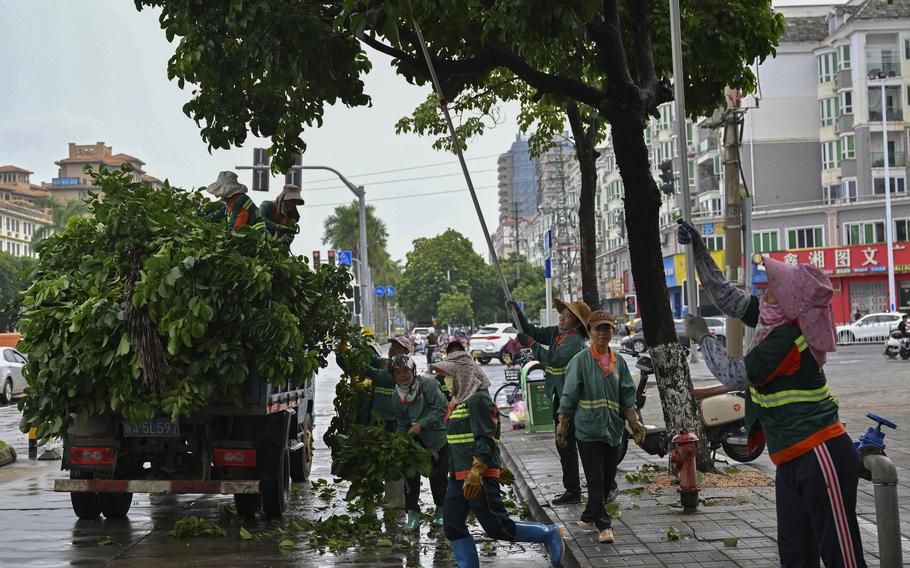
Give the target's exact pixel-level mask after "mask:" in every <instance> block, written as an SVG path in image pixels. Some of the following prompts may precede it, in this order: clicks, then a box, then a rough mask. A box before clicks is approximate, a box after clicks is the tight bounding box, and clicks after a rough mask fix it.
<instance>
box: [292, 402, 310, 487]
mask: <svg viewBox="0 0 910 568" xmlns="http://www.w3.org/2000/svg"><path fill="white" fill-rule="evenodd" d="M304 416H305V418H304V419H303V424H302V425H301V426H300V434H299V440H300V441H301V442H303V447H302V448H300V449H298V450H295V451H293V452H290V464H291V467H290V469H291V481H293V482H294V483H300V482H302V481H306V480H307V479H309V477H310V470H311V469H312V468H313V418H312V415H310V413H309V412H307V413H306V414H305V415H304Z"/></svg>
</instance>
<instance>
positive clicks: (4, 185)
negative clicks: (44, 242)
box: [0, 166, 51, 258]
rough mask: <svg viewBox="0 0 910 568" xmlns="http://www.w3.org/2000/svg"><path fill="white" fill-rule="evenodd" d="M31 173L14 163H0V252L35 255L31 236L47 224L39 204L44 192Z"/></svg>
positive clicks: (47, 218)
mask: <svg viewBox="0 0 910 568" xmlns="http://www.w3.org/2000/svg"><path fill="white" fill-rule="evenodd" d="M31 175H32V172H30V171H29V170H27V169H25V168H20V167H18V166H0V252H5V253H9V254H12V255H15V256H28V257H33V258H34V257H37V254H36V253H35V251H34V249H33V248H32V240H33V238H34V236H35V235H36V234H37V233H38V232H39V231H41V229H42V228H45V227H50V226H51V219H50V217H49V216H48V215H47V214H46V212H45V211H44V209H43V207H42V206H41V203H42V200H44V199H47V197H48V194H47V192H45V191H43V190H42V188H41V187H40V186H37V185H34V184H32V183H31V181H30V176H31Z"/></svg>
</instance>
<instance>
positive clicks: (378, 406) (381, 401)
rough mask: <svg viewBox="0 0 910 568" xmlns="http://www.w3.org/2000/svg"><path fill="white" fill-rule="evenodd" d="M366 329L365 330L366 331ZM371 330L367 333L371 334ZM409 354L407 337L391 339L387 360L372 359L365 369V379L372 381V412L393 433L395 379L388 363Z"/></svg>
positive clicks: (376, 357) (395, 426) (409, 343)
mask: <svg viewBox="0 0 910 568" xmlns="http://www.w3.org/2000/svg"><path fill="white" fill-rule="evenodd" d="M366 329H367V328H365V330H366ZM371 332H372V329H370V330H369V332H367V333H371ZM410 352H411V342H410V341H409V340H408V338H407V337H404V336H399V337H396V338H394V339H392V341H391V344H390V345H389V357H388V359H386V358H384V357H381V356H379V355H377V356H375V357H373V359H372V361H370V366H369V367H367V373H366V374H367V377H369V378H370V379H371V380H372V381H373V412H376V413H377V414H379V418H380V419H381V420H382V421H383V422H384V423H385V427H386V430H388V431H389V432H394V431H395V430H396V428H397V427H398V422H397V416H396V415H395V377H394V376H392V372H391V369H390V368H389V361H390V360H391V359H392V358H394V357H396V356H398V355H408V354H409V353H410Z"/></svg>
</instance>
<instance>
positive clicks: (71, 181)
mask: <svg viewBox="0 0 910 568" xmlns="http://www.w3.org/2000/svg"><path fill="white" fill-rule="evenodd" d="M80 181H81V180H80V179H79V178H77V177H65V178H53V179H51V185H79V183H80Z"/></svg>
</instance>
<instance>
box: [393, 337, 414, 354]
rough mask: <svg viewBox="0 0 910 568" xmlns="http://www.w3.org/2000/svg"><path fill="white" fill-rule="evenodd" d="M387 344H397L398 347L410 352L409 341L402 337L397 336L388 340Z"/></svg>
mask: <svg viewBox="0 0 910 568" xmlns="http://www.w3.org/2000/svg"><path fill="white" fill-rule="evenodd" d="M389 343H397V344H398V345H401V346H402V347H404V348H406V349H407V350H409V351H410V350H411V340H410V339H408V338H407V337H405V336H403V335H399V336H398V337H393V338H392V339H391V340H389Z"/></svg>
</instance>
